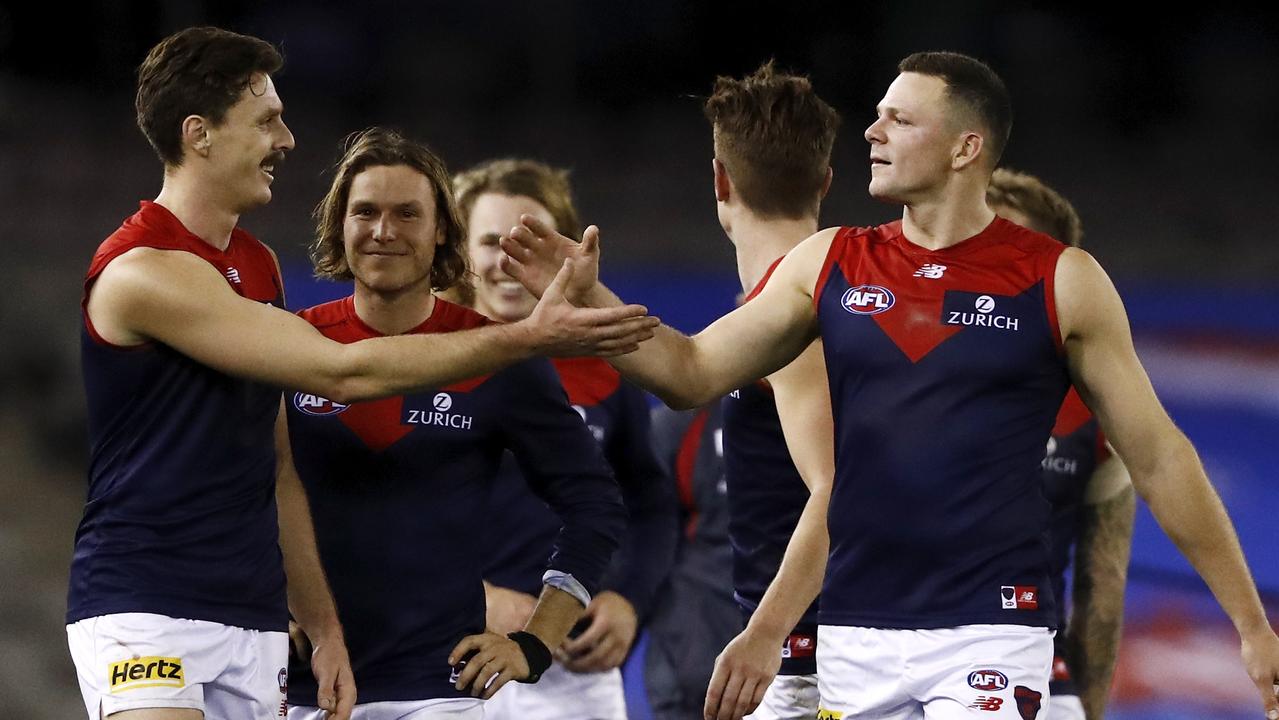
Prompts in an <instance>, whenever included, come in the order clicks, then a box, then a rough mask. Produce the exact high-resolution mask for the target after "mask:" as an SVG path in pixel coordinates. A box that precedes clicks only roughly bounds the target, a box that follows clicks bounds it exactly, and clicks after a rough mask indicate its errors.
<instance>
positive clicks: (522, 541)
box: [484, 358, 677, 620]
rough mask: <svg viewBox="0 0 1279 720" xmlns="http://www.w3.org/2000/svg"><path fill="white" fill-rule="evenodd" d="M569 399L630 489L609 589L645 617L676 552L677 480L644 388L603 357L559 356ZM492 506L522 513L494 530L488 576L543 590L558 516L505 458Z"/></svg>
mask: <svg viewBox="0 0 1279 720" xmlns="http://www.w3.org/2000/svg"><path fill="white" fill-rule="evenodd" d="M553 362H554V364H555V370H556V371H557V372H558V373H559V377H560V380H561V381H562V382H563V384H564V389H565V390H566V391H567V392H568V398H569V402H571V403H572V404H573V408H574V409H575V410H577V412H578V414H579V415H581V418H582V419H583V420H584V421H585V422H586V425H587V427H589V428H590V431H591V434H592V435H593V436H594V437H595V440H596V442H597V443H599V446H600V448H601V449H602V450H603V452H604V458H605V459H606V460H607V461H608V464H609V466H610V467H612V469H613V475H614V476H615V477H616V478H617V483H618V485H619V486H620V487H621V490H622V499H623V501H624V502H625V504H626V510H627V512H628V513H629V516H630V522H629V524H628V526H627V531H626V534H625V535H624V536H623V538H622V545H621V547H620V548H619V549H618V553H617V556H616V557H615V558H614V561H613V563H612V564H611V566H610V568H609V571H608V573H607V575H606V576H605V579H604V583H603V589H605V590H612V591H614V592H617V593H618V594H620V595H622V596H623V597H625V598H626V599H627V600H628V601H629V602H630V603H631V604H632V605H633V606H634V607H635V611H636V612H637V613H638V614H639V617H640V619H641V620H642V619H643V618H644V617H646V616H647V614H648V610H649V608H650V607H651V605H652V603H653V599H654V597H655V596H656V594H657V591H658V588H659V587H660V586H661V583H662V580H663V579H664V578H665V577H666V573H667V572H668V571H669V570H670V566H671V562H672V561H673V559H674V556H675V542H676V532H677V528H676V504H675V492H674V488H672V487H671V483H670V480H669V479H668V478H667V477H666V474H665V473H664V472H662V468H661V466H660V465H659V464H658V462H657V460H656V458H654V457H653V449H652V444H651V441H650V438H649V417H648V403H647V401H646V400H645V398H644V394H643V393H642V392H641V391H640V390H639V389H638V388H636V387H635V386H634V385H631V384H630V383H627V382H624V381H623V380H622V378H621V375H619V374H618V372H617V371H616V370H614V369H613V368H612V366H610V365H609V364H608V363H607V362H605V361H603V360H600V359H599V358H562V359H556V360H554V361H553ZM490 511H491V512H492V513H493V514H494V515H498V516H501V517H512V518H519V519H520V521H519V522H518V523H516V524H515V525H514V526H513V527H511V528H509V529H508V531H507V532H503V533H495V534H493V535H490V536H489V538H488V540H489V543H488V550H487V555H486V556H485V559H486V561H487V565H486V568H485V571H484V579H485V580H488V581H489V582H491V583H493V584H495V585H499V586H501V587H507V588H511V589H514V590H519V591H520V592H525V593H529V594H532V595H536V594H537V593H538V590H539V588H541V586H542V570H543V564H542V563H543V559H544V557H545V553H546V551H548V550H549V549H550V547H551V544H550V542H551V540H552V539H553V537H554V533H555V528H556V527H557V521H556V519H555V516H554V515H553V514H552V513H551V512H550V511H549V510H548V509H547V508H546V505H545V504H544V503H542V502H541V501H539V500H538V499H537V497H535V496H534V495H532V494H531V493H529V491H528V486H527V484H526V483H525V481H524V480H523V478H522V477H521V472H520V468H518V467H517V466H516V465H515V464H514V463H511V462H509V461H508V462H505V463H503V465H502V470H501V472H500V473H499V475H498V481H497V487H496V489H495V490H494V494H493V502H492V505H491V506H490Z"/></svg>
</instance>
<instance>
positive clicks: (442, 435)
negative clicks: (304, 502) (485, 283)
mask: <svg viewBox="0 0 1279 720" xmlns="http://www.w3.org/2000/svg"><path fill="white" fill-rule="evenodd" d="M300 314H301V316H302V317H303V318H305V319H306V320H307V321H309V322H310V323H311V324H312V325H314V326H315V327H316V328H317V329H318V330H319V331H320V332H321V333H323V334H324V335H325V336H326V337H329V338H331V339H333V340H337V341H338V342H343V343H351V342H356V341H359V340H364V339H366V338H374V337H380V336H381V333H378V332H377V331H376V330H374V329H373V328H371V327H369V326H368V325H366V324H365V323H364V322H363V321H361V320H360V318H359V317H358V316H357V315H356V313H355V307H354V302H353V300H352V298H350V297H348V298H345V299H342V300H336V301H334V302H330V303H326V304H324V305H318V306H316V307H313V308H310V309H307V310H303V311H302V312H301V313H300ZM487 322H488V320H487V319H485V318H484V317H483V316H481V315H478V314H476V313H474V312H472V311H471V310H469V309H467V308H463V307H460V306H457V305H453V304H451V303H448V302H445V301H444V300H440V299H437V300H436V302H435V307H434V309H433V311H432V313H431V316H430V317H429V318H427V319H426V320H425V321H424V322H423V323H422V324H421V325H419V326H418V327H416V328H414V329H413V330H411V331H409V332H412V333H441V332H451V331H456V330H465V329H468V328H473V327H478V326H480V325H483V324H486V323H487ZM287 400H288V402H287V407H288V410H289V437H290V440H291V441H292V447H293V456H294V464H295V465H296V467H297V470H298V474H299V475H300V476H301V478H302V483H303V485H304V486H305V487H306V491H307V497H308V499H309V500H310V503H311V516H312V518H313V520H314V522H315V531H316V541H317V544H318V546H319V551H320V559H321V561H322V562H323V565H324V569H325V571H326V573H327V574H328V578H329V583H330V586H331V588H332V590H333V596H334V599H335V600H336V602H337V607H338V614H339V616H340V618H341V620H342V625H343V628H344V631H345V636H346V643H347V649H348V651H349V652H350V654H351V667H352V669H353V671H354V672H355V675H356V677H357V678H358V682H359V688H360V701H361V702H382V701H391V700H425V699H431V698H448V697H462V694H461V693H459V692H458V691H457V690H455V689H454V688H453V685H452V683H451V682H450V681H449V676H450V672H451V668H450V667H449V665H448V664H447V662H448V653H449V651H450V650H452V649H453V647H454V646H455V645H456V644H457V643H458V641H459V640H461V639H462V638H463V637H465V636H467V635H473V634H476V633H479V632H482V631H483V630H484V588H483V584H482V582H481V580H482V574H481V571H482V569H483V567H484V565H485V562H486V560H487V558H486V557H485V556H484V550H483V547H484V545H485V544H486V541H487V540H488V538H491V537H492V536H495V535H503V534H507V533H511V532H514V531H515V530H516V529H517V528H518V527H519V526H520V525H521V523H522V522H523V520H522V519H521V518H517V517H512V516H507V515H500V514H495V513H493V512H491V507H490V496H491V494H492V491H493V488H494V483H495V477H496V474H497V468H498V465H499V463H500V461H501V459H502V454H503V452H505V451H507V450H509V451H511V452H512V453H513V454H514V457H515V459H516V460H517V461H518V462H519V464H520V467H521V468H522V469H523V471H524V475H523V477H524V478H525V481H526V482H527V483H528V485H529V487H531V488H532V491H533V492H535V493H536V494H537V495H538V496H539V497H540V498H541V499H542V501H543V502H545V503H547V504H549V505H550V506H551V507H552V508H554V512H555V515H556V517H557V518H558V520H557V523H558V524H557V526H556V534H555V537H553V538H552V539H551V541H550V542H549V543H548V545H547V547H546V548H545V549H544V552H537V551H530V552H533V553H534V554H536V555H537V556H538V558H539V562H540V563H541V566H542V568H543V570H545V569H546V567H547V565H548V561H547V556H548V555H549V556H550V560H549V567H551V568H553V569H555V570H558V571H562V572H565V573H568V574H570V575H572V576H573V577H574V578H576V579H577V580H578V581H579V582H581V583H582V584H583V585H584V586H585V587H586V588H588V589H594V588H595V587H597V586H598V584H599V580H600V577H601V575H602V574H603V572H604V569H605V566H606V565H607V563H608V560H609V557H610V555H611V554H612V552H613V549H614V548H615V547H616V545H617V538H618V536H619V535H620V534H621V532H622V526H623V524H624V523H625V514H624V511H623V509H622V504H621V499H620V497H619V493H618V489H617V484H616V483H615V482H614V480H613V478H612V476H611V474H610V473H609V470H608V467H607V465H605V463H604V460H603V458H602V457H601V456H600V453H599V450H598V449H597V448H596V446H595V443H594V441H593V440H592V439H591V437H590V433H589V432H588V431H587V430H586V428H585V426H583V424H582V421H581V418H579V417H578V415H577V413H575V412H574V411H573V409H572V408H571V407H569V404H568V402H567V400H566V399H565V397H564V390H563V389H562V388H561V387H560V384H559V381H558V379H557V378H556V377H555V372H554V370H552V368H551V365H550V363H549V362H547V361H546V360H542V359H537V360H529V361H525V362H522V363H518V364H516V365H513V366H511V367H509V368H507V369H505V370H502V371H500V372H497V373H494V374H492V375H489V376H485V377H479V378H475V379H471V380H466V381H463V382H460V383H456V384H454V385H449V386H447V387H442V388H437V389H431V390H426V391H423V392H417V393H411V394H407V395H402V396H396V397H390V398H384V399H381V400H376V401H369V402H357V403H353V404H351V405H338V404H335V403H333V402H331V401H329V400H327V399H325V398H321V397H317V396H315V395H309V394H307V393H293V394H291V395H289V396H288V398H287ZM539 577H540V576H539ZM315 691H316V688H315V679H314V678H313V677H312V676H311V674H310V672H309V670H308V669H307V668H305V667H303V666H299V665H297V664H296V663H295V664H294V665H293V666H292V667H291V668H290V674H289V701H290V702H293V703H298V704H301V705H313V704H314V702H315Z"/></svg>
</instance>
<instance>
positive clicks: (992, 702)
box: [968, 695, 1004, 712]
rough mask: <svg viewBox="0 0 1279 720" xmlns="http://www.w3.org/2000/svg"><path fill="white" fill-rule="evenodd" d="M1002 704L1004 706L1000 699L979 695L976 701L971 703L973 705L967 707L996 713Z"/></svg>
mask: <svg viewBox="0 0 1279 720" xmlns="http://www.w3.org/2000/svg"><path fill="white" fill-rule="evenodd" d="M1003 704H1004V701H1003V699H1002V698H997V697H987V696H985V695H979V696H977V699H976V700H974V701H973V704H972V705H969V706H968V707H970V708H972V709H974V710H985V711H986V712H996V711H997V710H999V707H1000V706H1001V705H1003Z"/></svg>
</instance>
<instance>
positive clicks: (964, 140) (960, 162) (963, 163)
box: [950, 132, 986, 170]
mask: <svg viewBox="0 0 1279 720" xmlns="http://www.w3.org/2000/svg"><path fill="white" fill-rule="evenodd" d="M985 146H986V142H985V139H984V138H983V137H982V136H981V135H980V134H978V133H975V132H966V133H964V134H963V135H962V136H961V137H960V138H959V144H958V145H957V146H956V148H955V152H954V154H953V155H951V158H950V166H951V168H952V169H954V170H962V169H964V168H966V167H968V166H969V165H972V164H973V163H975V162H977V159H978V158H980V157H981V151H982V150H984V149H985Z"/></svg>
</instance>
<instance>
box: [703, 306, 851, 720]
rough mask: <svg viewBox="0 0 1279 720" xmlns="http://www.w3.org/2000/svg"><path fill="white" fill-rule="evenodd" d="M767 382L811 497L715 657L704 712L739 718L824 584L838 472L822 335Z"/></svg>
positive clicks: (773, 671)
mask: <svg viewBox="0 0 1279 720" xmlns="http://www.w3.org/2000/svg"><path fill="white" fill-rule="evenodd" d="M770 284H771V281H770ZM760 297H763V295H762V294H761V296H760ZM757 301H758V299H756V300H752V301H751V302H757ZM748 304H750V303H748ZM769 382H770V383H771V384H772V386H773V394H774V397H775V399H776V402H777V414H778V416H779V417H780V419H781V422H782V432H783V434H784V435H785V436H786V446H787V449H789V450H790V454H791V460H792V461H793V462H794V463H795V468H796V470H798V471H799V474H800V477H802V478H803V479H804V483H805V484H806V485H808V489H809V497H808V501H807V502H806V503H805V504H804V510H803V513H802V514H801V515H800V517H799V522H798V524H797V525H796V526H795V532H794V534H793V535H791V540H790V543H789V544H788V545H787V546H786V553H785V555H784V556H783V557H782V564H781V567H780V568H778V571H777V576H776V577H774V578H773V581H772V582H771V583H770V584H769V586H768V590H767V591H766V592H765V593H764V597H763V599H761V601H760V604H759V607H758V608H756V610H755V612H754V613H752V614H751V618H750V622H749V623H748V624H747V626H746V629H745V630H744V631H742V633H741V634H740V635H738V636H737V637H736V638H734V639H733V641H732V642H731V643H729V645H728V647H726V648H725V649H724V652H723V653H722V654H721V655H720V657H719V658H718V659H717V660H716V663H715V674H714V676H713V677H712V679H711V684H710V688H709V689H708V690H707V693H706V706H705V712H704V714H705V716H706V717H707V718H719V720H739V718H741V717H743V716H744V715H746V714H747V713H750V712H752V711H754V709H755V708H756V707H757V706H758V705H759V703H760V701H761V700H762V699H763V697H764V692H765V691H766V690H767V689H768V686H769V684H770V683H771V682H772V681H773V678H774V676H776V675H777V671H778V669H779V668H780V666H781V647H782V643H783V642H785V640H786V637H787V635H788V634H789V633H790V631H791V629H792V628H794V627H795V625H796V624H797V623H799V621H800V619H801V618H802V617H803V616H804V611H805V610H807V609H808V606H809V605H811V604H812V602H813V599H814V598H816V597H817V594H818V593H819V592H821V588H822V580H823V578H824V577H825V573H826V557H827V555H828V554H829V552H830V536H829V534H828V533H827V530H826V513H827V508H828V506H829V504H830V492H831V485H832V483H833V482H834V477H835V440H834V423H833V421H832V419H831V405H830V390H829V384H828V382H827V376H826V362H825V359H824V357H823V355H822V344H821V341H820V340H819V341H817V342H814V343H813V344H812V345H810V346H809V347H808V349H807V350H805V351H804V352H803V354H801V355H800V356H799V358H798V359H796V360H795V361H794V362H792V363H791V364H790V365H787V366H786V367H785V368H783V369H781V370H779V371H778V372H776V373H774V374H773V375H772V376H770V377H769Z"/></svg>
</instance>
